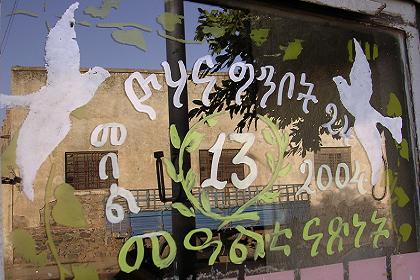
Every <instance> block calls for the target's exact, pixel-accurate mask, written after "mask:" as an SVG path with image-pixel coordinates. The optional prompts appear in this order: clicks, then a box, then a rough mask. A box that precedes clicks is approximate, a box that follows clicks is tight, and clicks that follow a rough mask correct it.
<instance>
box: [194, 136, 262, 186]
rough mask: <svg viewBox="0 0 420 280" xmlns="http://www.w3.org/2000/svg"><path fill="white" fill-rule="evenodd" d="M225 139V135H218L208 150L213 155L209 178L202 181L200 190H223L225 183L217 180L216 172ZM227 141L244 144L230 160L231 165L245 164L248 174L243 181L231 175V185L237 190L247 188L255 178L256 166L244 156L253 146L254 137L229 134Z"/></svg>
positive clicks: (236, 175) (234, 174) (235, 175)
mask: <svg viewBox="0 0 420 280" xmlns="http://www.w3.org/2000/svg"><path fill="white" fill-rule="evenodd" d="M225 139H226V134H225V133H220V134H219V136H218V137H217V141H216V143H215V144H214V145H213V146H212V147H211V148H210V149H209V152H211V153H212V154H213V159H212V162H211V171H210V178H208V179H206V180H204V181H203V183H202V184H201V187H202V188H205V187H210V186H213V187H215V188H216V189H219V190H220V189H223V188H224V187H225V186H226V184H227V181H219V180H217V170H218V167H219V161H220V156H221V155H222V150H223V144H224V142H225ZM229 139H230V140H233V141H236V142H238V143H241V144H244V145H243V146H242V148H241V149H240V150H239V152H238V154H237V155H236V156H235V157H234V158H233V159H232V163H233V164H242V163H243V164H246V165H247V166H248V167H249V174H248V176H246V177H245V178H244V179H243V180H240V179H239V178H238V174H236V173H233V174H232V175H231V179H232V184H233V185H234V186H235V187H236V188H238V189H246V188H248V187H249V186H250V185H251V184H252V183H253V182H254V181H255V179H256V178H257V175H258V170H257V164H256V163H255V161H254V160H253V159H251V158H250V157H248V156H246V153H247V152H248V151H249V149H250V148H251V146H252V145H253V144H254V141H255V135H254V134H252V133H231V134H229Z"/></svg>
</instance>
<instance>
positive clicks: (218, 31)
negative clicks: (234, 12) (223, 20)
mask: <svg viewBox="0 0 420 280" xmlns="http://www.w3.org/2000/svg"><path fill="white" fill-rule="evenodd" d="M225 32H226V30H225V28H224V27H220V26H204V27H203V33H204V34H209V35H213V36H214V38H220V37H222V36H223V35H225Z"/></svg>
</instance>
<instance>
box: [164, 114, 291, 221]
mask: <svg viewBox="0 0 420 280" xmlns="http://www.w3.org/2000/svg"><path fill="white" fill-rule="evenodd" d="M221 114H222V113H216V114H212V115H210V116H206V117H204V118H203V119H201V120H200V121H198V122H197V123H195V124H194V125H193V126H192V127H191V129H190V130H189V131H188V132H187V134H186V135H185V138H184V139H183V141H182V144H181V145H179V140H178V134H177V132H176V129H175V131H173V132H172V133H173V135H172V136H173V138H174V139H177V140H176V141H175V143H172V144H173V145H174V146H176V148H179V157H178V172H179V173H178V174H176V178H175V179H176V180H177V182H181V185H182V188H183V189H184V191H185V194H186V196H187V198H188V200H189V201H190V202H191V204H192V205H193V206H194V208H195V209H196V210H198V211H200V212H201V213H202V214H203V215H204V216H207V217H209V218H212V219H214V220H219V221H222V223H221V224H220V226H219V229H221V228H223V227H224V226H226V225H227V224H229V223H230V222H234V221H240V220H259V216H258V213H257V212H251V213H243V212H244V211H245V210H246V209H247V208H248V207H250V206H252V205H254V204H256V203H257V202H258V201H259V200H261V199H262V198H263V196H264V195H265V194H266V193H267V192H268V191H269V190H270V188H271V187H272V186H273V185H274V183H275V181H276V179H277V178H278V177H279V176H280V172H282V171H283V170H284V168H283V167H282V165H283V159H284V152H285V150H286V146H287V143H288V137H287V136H285V135H283V138H282V135H280V133H279V130H278V128H277V126H276V125H275V124H274V123H273V122H272V121H271V120H270V119H268V118H267V117H265V116H261V115H258V118H260V119H261V120H262V121H263V122H264V123H265V124H266V125H267V126H268V128H269V129H270V131H271V133H272V134H273V135H274V140H275V143H276V144H277V161H276V164H275V166H274V168H273V173H272V175H271V178H270V180H269V182H268V184H267V185H266V186H265V187H264V188H263V190H262V191H261V192H260V193H258V195H256V196H254V197H253V198H252V199H250V200H249V201H248V202H246V203H245V204H244V205H242V206H241V207H239V208H238V209H237V210H236V211H235V212H234V213H233V214H231V215H228V216H222V215H220V214H218V213H214V212H212V211H211V209H209V206H208V205H207V207H204V206H205V205H202V203H200V201H199V200H198V199H197V198H196V197H195V196H194V195H193V194H192V193H191V190H190V188H189V187H188V181H187V180H186V178H185V177H184V172H183V169H182V166H183V163H184V161H183V158H184V152H185V150H187V151H188V146H189V145H190V144H191V142H192V140H193V137H194V135H196V134H197V132H196V130H197V129H198V128H199V127H200V126H202V125H203V124H204V123H205V122H207V123H208V124H209V126H212V125H211V123H213V124H214V123H215V118H216V117H217V116H219V115H221ZM171 130H173V129H172V128H171ZM175 134H176V135H175ZM172 136H171V140H173V139H172ZM285 168H287V167H285ZM172 169H173V167H172ZM172 177H174V176H172ZM187 177H188V176H187ZM172 179H174V178H172ZM179 204H180V203H177V205H176V207H174V208H177V209H178V210H179V211H181V210H180V209H181V208H182V212H184V214H187V215H188V216H194V214H193V213H190V211H189V210H188V208H186V207H185V206H181V205H179Z"/></svg>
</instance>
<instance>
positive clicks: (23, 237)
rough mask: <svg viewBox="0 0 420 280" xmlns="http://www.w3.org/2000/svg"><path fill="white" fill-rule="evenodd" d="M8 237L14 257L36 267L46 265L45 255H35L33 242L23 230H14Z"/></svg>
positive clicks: (44, 253) (42, 253) (43, 253)
mask: <svg viewBox="0 0 420 280" xmlns="http://www.w3.org/2000/svg"><path fill="white" fill-rule="evenodd" d="M10 237H11V241H12V244H13V248H14V249H15V254H16V255H18V256H20V257H22V258H23V259H24V260H25V261H27V262H31V263H33V264H35V265H37V266H44V265H45V264H46V263H47V253H46V252H41V253H39V254H37V250H36V244H35V240H34V239H33V238H32V236H31V235H30V234H29V233H28V232H26V231H25V230H23V229H15V230H14V231H12V233H11V236H10Z"/></svg>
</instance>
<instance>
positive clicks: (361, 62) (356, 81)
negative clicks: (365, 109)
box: [350, 39, 372, 102]
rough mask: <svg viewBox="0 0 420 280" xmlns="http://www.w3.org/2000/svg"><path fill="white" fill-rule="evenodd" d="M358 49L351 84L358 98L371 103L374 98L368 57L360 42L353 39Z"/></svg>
mask: <svg viewBox="0 0 420 280" xmlns="http://www.w3.org/2000/svg"><path fill="white" fill-rule="evenodd" d="M353 41H354V46H355V49H356V57H355V59H354V63H353V66H352V68H351V71H350V83H351V87H352V89H353V90H352V91H353V92H357V93H358V95H357V97H356V98H358V99H359V100H360V99H361V100H363V101H364V102H369V101H370V98H371V96H372V73H371V71H370V66H369V63H368V61H367V59H366V56H365V54H364V52H363V50H362V48H361V47H360V44H359V42H357V41H356V39H353Z"/></svg>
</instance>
